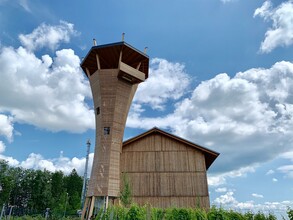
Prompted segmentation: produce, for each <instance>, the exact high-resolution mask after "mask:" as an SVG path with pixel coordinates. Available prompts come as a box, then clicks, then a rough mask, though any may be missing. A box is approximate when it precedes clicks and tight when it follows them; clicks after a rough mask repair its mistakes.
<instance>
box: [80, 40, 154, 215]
mask: <svg viewBox="0 0 293 220" xmlns="http://www.w3.org/2000/svg"><path fill="white" fill-rule="evenodd" d="M80 66H81V68H82V69H83V71H84V72H85V73H86V76H87V78H88V80H89V82H90V86H91V90H92V95H93V101H94V108H95V119H96V144H95V155H94V161H93V167H92V172H91V177H90V181H89V185H88V190H87V196H86V200H85V204H84V207H83V211H82V219H91V218H92V216H93V215H94V213H95V211H96V210H97V209H99V208H101V207H105V208H107V206H108V204H109V203H113V202H114V200H117V198H118V197H119V192H120V155H121V147H122V141H123V134H124V128H125V123H126V118H127V115H128V111H129V107H130V105H131V102H132V98H133V96H134V94H135V91H136V89H137V87H138V84H139V83H141V82H143V81H144V80H146V79H147V78H148V71H149V57H148V56H147V55H146V54H145V53H144V52H141V51H139V50H137V49H136V48H134V47H132V46H131V45H129V44H127V43H126V42H124V41H121V42H116V43H111V44H104V45H96V42H95V40H94V46H93V47H92V48H91V49H90V51H89V52H88V54H87V55H86V57H85V58H84V59H83V61H82V63H81V65H80Z"/></svg>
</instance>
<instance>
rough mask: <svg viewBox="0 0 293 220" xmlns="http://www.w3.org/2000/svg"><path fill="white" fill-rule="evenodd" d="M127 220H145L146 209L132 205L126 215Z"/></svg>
mask: <svg viewBox="0 0 293 220" xmlns="http://www.w3.org/2000/svg"><path fill="white" fill-rule="evenodd" d="M126 219H127V220H144V219H145V215H144V209H143V207H139V206H137V205H132V206H131V207H130V209H129V211H128V212H127V215H126Z"/></svg>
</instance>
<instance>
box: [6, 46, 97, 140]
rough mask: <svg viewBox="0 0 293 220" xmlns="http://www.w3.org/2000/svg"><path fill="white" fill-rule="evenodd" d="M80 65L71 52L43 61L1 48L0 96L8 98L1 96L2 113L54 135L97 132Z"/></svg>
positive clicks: (23, 51) (22, 49) (23, 53)
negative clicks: (87, 100) (62, 132)
mask: <svg viewBox="0 0 293 220" xmlns="http://www.w3.org/2000/svg"><path fill="white" fill-rule="evenodd" d="M79 63H80V60H79V57H78V56H77V55H75V54H74V51H73V50H71V49H63V50H59V51H57V52H56V56H55V57H50V56H49V55H43V56H42V57H41V58H39V57H37V56H36V55H35V54H34V53H32V52H30V51H29V50H27V49H25V48H23V47H19V48H17V49H15V48H12V47H3V48H1V50H0V74H1V81H0V93H1V94H6V95H2V96H0V112H1V111H2V112H9V113H10V114H11V115H13V119H14V121H15V122H20V123H27V124H31V125H34V126H37V127H39V128H44V129H47V130H50V131H61V130H64V131H69V132H84V131H85V130H87V129H89V128H94V113H93V110H92V109H90V108H89V106H87V104H86V102H85V99H86V98H91V93H90V88H89V84H88V81H87V80H86V79H85V77H84V75H83V73H82V71H81V69H80V67H79ZM0 123H1V122H0ZM10 124H11V122H10ZM10 130H11V128H10ZM0 132H1V128H0ZM7 132H8V131H7ZM10 134H11V133H7V135H8V137H10V136H11V135H10Z"/></svg>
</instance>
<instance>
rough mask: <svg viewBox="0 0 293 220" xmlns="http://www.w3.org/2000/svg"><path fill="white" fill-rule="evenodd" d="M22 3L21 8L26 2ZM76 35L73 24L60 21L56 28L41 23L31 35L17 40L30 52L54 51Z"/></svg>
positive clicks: (21, 36)
mask: <svg viewBox="0 0 293 220" xmlns="http://www.w3.org/2000/svg"><path fill="white" fill-rule="evenodd" d="M22 3H23V4H21V5H22V6H23V7H24V6H26V5H27V4H25V3H26V1H22ZM25 8H26V7H25ZM76 34H77V32H76V31H75V30H74V25H73V24H71V23H68V22H66V21H60V24H59V25H56V26H51V25H47V24H44V23H43V24H41V25H40V26H39V27H37V28H36V29H34V30H33V32H32V33H30V34H26V35H24V34H21V35H19V39H20V42H21V43H22V45H23V46H24V47H25V48H27V49H28V50H31V51H34V50H36V49H40V48H43V47H48V48H50V49H52V50H55V49H56V48H58V47H59V45H60V43H61V42H66V43H67V42H69V40H70V38H71V36H73V35H76Z"/></svg>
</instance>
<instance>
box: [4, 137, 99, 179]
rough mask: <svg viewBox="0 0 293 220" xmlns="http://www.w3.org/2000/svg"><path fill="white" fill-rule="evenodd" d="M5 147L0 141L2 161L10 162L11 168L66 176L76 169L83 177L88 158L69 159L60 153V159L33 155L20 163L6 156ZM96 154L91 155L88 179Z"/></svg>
mask: <svg viewBox="0 0 293 220" xmlns="http://www.w3.org/2000/svg"><path fill="white" fill-rule="evenodd" d="M4 150H5V145H4V143H3V142H2V141H0V159H1V160H5V161H7V162H8V164H9V165H10V166H13V167H17V166H19V167H23V168H25V169H34V170H45V169H46V170H48V171H50V172H55V171H62V172H63V173H64V174H70V172H71V171H72V170H73V169H75V170H76V171H77V173H78V174H79V175H80V176H83V174H84V169H85V162H86V158H85V157H81V158H77V157H73V158H69V157H66V156H64V155H63V153H60V156H59V157H58V158H49V159H48V158H44V157H43V156H42V155H41V154H35V153H31V154H30V155H29V156H28V157H27V158H26V159H25V160H23V161H18V160H16V159H14V158H13V157H7V156H4V155H3V154H1V153H3V152H4ZM93 158H94V154H93V153H90V154H89V163H88V177H89V176H90V173H91V169H92V164H93Z"/></svg>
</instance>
